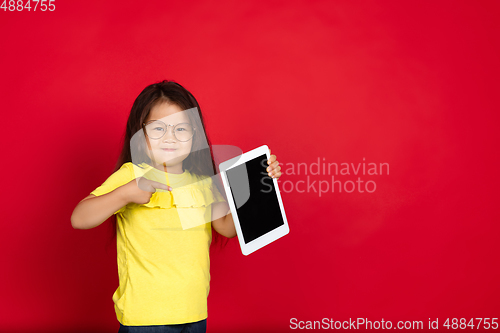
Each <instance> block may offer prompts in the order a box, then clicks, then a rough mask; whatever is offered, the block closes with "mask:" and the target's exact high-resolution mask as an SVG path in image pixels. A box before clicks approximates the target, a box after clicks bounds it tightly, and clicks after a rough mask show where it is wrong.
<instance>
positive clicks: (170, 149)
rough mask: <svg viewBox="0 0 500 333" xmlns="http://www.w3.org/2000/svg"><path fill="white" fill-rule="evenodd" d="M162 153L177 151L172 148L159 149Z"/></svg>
mask: <svg viewBox="0 0 500 333" xmlns="http://www.w3.org/2000/svg"><path fill="white" fill-rule="evenodd" d="M161 150H163V151H176V150H177V149H174V148H161Z"/></svg>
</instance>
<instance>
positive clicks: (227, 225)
mask: <svg viewBox="0 0 500 333" xmlns="http://www.w3.org/2000/svg"><path fill="white" fill-rule="evenodd" d="M217 232H218V233H219V234H221V235H222V236H225V237H227V238H233V237H236V228H235V227H234V221H233V214H231V211H229V212H228V214H227V215H226V216H224V218H223V221H222V223H221V224H220V226H219V228H218V230H217Z"/></svg>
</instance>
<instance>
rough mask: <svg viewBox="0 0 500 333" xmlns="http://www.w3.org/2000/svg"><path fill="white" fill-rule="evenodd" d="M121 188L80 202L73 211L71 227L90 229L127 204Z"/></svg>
mask: <svg viewBox="0 0 500 333" xmlns="http://www.w3.org/2000/svg"><path fill="white" fill-rule="evenodd" d="M124 198H125V197H124V195H123V193H122V190H121V188H120V187H119V188H117V189H115V190H114V191H111V192H109V193H107V194H103V195H100V196H96V197H93V198H88V199H85V200H83V201H81V202H80V203H79V204H78V205H77V206H76V207H75V209H74V210H73V214H72V215H71V225H72V226H73V228H75V229H92V228H95V227H97V226H98V225H100V224H102V223H103V222H104V221H106V220H107V219H108V218H109V217H110V216H111V215H113V214H114V213H115V212H116V211H117V210H119V209H120V208H122V207H123V206H125V205H126V204H127V202H126V200H125V199H124Z"/></svg>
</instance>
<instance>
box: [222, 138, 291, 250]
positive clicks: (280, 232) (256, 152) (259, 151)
mask: <svg viewBox="0 0 500 333" xmlns="http://www.w3.org/2000/svg"><path fill="white" fill-rule="evenodd" d="M263 154H266V156H267V159H269V158H270V155H269V147H268V146H267V145H263V146H260V147H257V148H255V149H253V150H251V151H249V152H246V153H244V154H242V155H241V156H237V157H235V158H232V159H230V160H227V161H225V162H222V163H220V164H219V171H220V174H221V178H222V183H223V185H224V190H225V191H226V196H227V201H228V204H229V208H230V209H231V214H232V216H233V221H234V227H235V228H236V234H237V235H238V240H239V243H240V248H241V252H242V253H243V254H244V255H246V256H247V255H249V254H250V253H252V252H255V251H257V250H258V249H260V248H262V247H264V246H266V245H268V244H269V243H272V242H274V241H275V240H277V239H279V238H281V237H283V236H285V235H286V234H288V233H289V232H290V227H289V226H288V222H287V219H286V215H285V209H284V207H283V201H282V200H281V194H280V190H279V187H278V180H277V179H276V178H274V179H273V186H274V189H275V190H276V195H277V197H278V202H279V206H280V210H281V216H282V217H283V222H284V224H283V225H282V226H280V227H278V228H276V229H274V230H272V231H270V232H268V233H267V234H264V235H262V236H260V237H259V238H256V239H254V240H253V241H251V242H250V243H248V244H245V240H244V238H243V233H242V231H241V225H240V220H239V218H238V213H237V210H236V206H235V204H234V201H233V195H232V192H231V187H229V183H228V180H227V175H226V170H230V169H232V168H234V167H236V166H238V165H240V164H243V163H246V162H248V161H250V160H253V159H254V158H257V157H259V156H261V155H263Z"/></svg>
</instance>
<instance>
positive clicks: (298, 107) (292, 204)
mask: <svg viewBox="0 0 500 333" xmlns="http://www.w3.org/2000/svg"><path fill="white" fill-rule="evenodd" d="M55 4H56V10H55V11H54V12H41V11H39V10H38V11H37V12H33V11H32V12H25V11H24V12H9V11H7V12H4V11H3V10H1V11H0V27H1V31H2V34H1V38H0V45H1V49H2V51H1V52H0V64H1V66H2V71H1V76H0V88H1V90H0V91H1V97H2V98H1V100H2V114H3V115H4V117H3V126H2V127H3V131H2V134H1V135H2V141H3V142H4V143H5V145H3V151H4V159H3V163H2V169H3V176H4V178H3V183H4V185H3V188H4V191H3V202H4V205H3V207H4V213H3V216H2V232H1V233H0V244H1V245H0V246H1V250H2V253H3V256H2V274H0V285H1V288H2V291H1V302H0V307H1V315H0V327H2V331H3V330H5V331H6V332H30V331H35V329H36V331H37V332H79V331H82V332H84V331H86V332H116V331H118V326H119V325H118V322H117V320H116V316H115V313H114V309H113V301H112V299H111V296H112V294H113V292H114V290H115V289H116V288H117V286H118V275H117V267H116V248H115V247H114V246H113V245H111V246H107V245H106V244H107V241H108V238H109V235H110V233H109V228H108V227H109V225H108V224H109V221H108V222H106V223H105V224H103V225H102V226H100V227H98V228H95V229H91V230H75V229H73V228H72V227H71V223H70V216H71V213H72V211H73V209H74V207H75V206H76V204H77V203H78V202H79V201H80V200H81V199H82V198H84V197H86V196H87V195H88V194H89V193H90V192H91V191H92V190H94V189H95V188H96V187H97V186H99V185H100V184H101V183H102V182H103V181H104V180H105V179H106V178H107V177H108V176H109V175H110V172H111V171H112V168H113V166H114V164H115V162H116V159H117V157H118V154H119V149H120V139H121V136H122V133H123V131H124V129H125V124H126V120H127V117H128V113H129V112H130V108H131V106H132V103H133V101H134V99H135V98H136V97H137V95H138V94H139V93H140V91H141V90H142V89H143V88H144V87H146V86H147V85H149V84H151V83H154V82H157V81H160V80H163V79H171V80H175V81H177V82H179V83H181V84H182V85H184V86H185V87H186V88H187V89H188V90H190V91H191V92H192V93H193V94H194V96H195V97H196V98H197V99H198V101H199V103H200V105H201V107H202V110H203V111H204V116H205V118H206V121H207V131H208V133H209V135H210V138H211V140H212V142H213V144H231V145H235V146H238V147H240V148H241V149H243V150H244V151H248V150H250V149H253V148H255V147H257V146H260V145H262V144H267V145H268V146H269V147H270V148H271V150H272V153H275V154H276V155H277V157H278V160H279V161H280V162H281V163H282V164H284V165H283V171H284V172H286V163H293V164H295V165H296V164H297V163H308V164H311V163H315V162H317V159H318V157H319V158H321V159H322V158H325V161H326V162H329V163H333V162H335V163H339V164H340V163H354V164H355V165H357V164H358V163H360V162H361V163H362V162H363V158H365V160H366V161H365V162H366V163H370V162H374V163H377V164H378V163H389V165H390V173H389V175H380V176H363V177H362V179H364V180H365V181H367V180H373V181H375V182H376V185H377V189H376V191H375V192H374V193H371V194H370V193H366V192H365V193H358V192H353V193H345V192H342V193H338V192H335V193H327V194H322V196H321V197H319V195H318V193H314V192H309V193H298V192H297V191H289V192H288V193H287V192H285V191H283V190H282V198H283V202H284V206H285V209H286V213H287V217H288V222H289V225H290V234H289V235H287V236H285V237H284V238H282V239H280V240H278V241H276V242H274V243H272V244H270V245H269V246H267V247H265V248H263V249H261V250H259V251H257V252H255V253H253V254H251V255H250V256H248V257H246V256H243V255H242V254H241V251H240V249H239V245H238V242H237V239H236V238H234V239H231V240H230V243H229V245H228V246H227V247H226V248H225V249H224V250H223V251H213V252H212V256H211V258H212V259H211V263H212V266H211V274H212V280H211V289H210V295H209V298H208V307H209V308H208V313H209V316H208V332H285V331H291V329H290V327H289V326H290V319H291V318H297V319H298V320H304V321H305V320H322V318H332V319H334V320H342V321H343V320H349V318H353V319H356V318H358V317H362V318H367V319H369V320H372V321H375V320H381V319H384V320H391V321H392V322H393V323H396V321H397V320H423V321H424V323H425V325H427V323H428V319H429V318H431V319H432V320H435V319H436V318H439V320H440V323H442V322H444V320H445V319H446V318H453V317H455V318H467V319H470V318H473V317H482V318H484V317H489V318H491V317H497V318H498V317H500V312H499V310H500V301H499V296H500V287H499V278H500V269H499V259H500V256H499V254H500V250H499V247H498V243H497V241H498V239H499V235H500V233H499V231H500V227H499V215H500V214H499V212H498V209H497V207H498V204H497V201H498V199H499V195H498V189H499V185H500V184H499V178H498V174H497V172H498V164H499V158H498V153H497V147H498V142H499V134H498V130H497V127H498V123H499V122H498V120H499V115H498V110H499V104H500V103H499V100H498V90H499V84H498V74H499V72H500V70H499V69H500V68H499V62H498V59H499V55H500V53H499V48H500V47H499V28H500V24H499V23H498V17H499V14H500V13H499V3H498V1H477V2H459V1H438V2H436V1H423V2H422V1H419V2H401V1H383V2H376V1H373V2H368V1H362V2H350V1H261V2H255V1H254V2H245V3H237V2H233V1H219V2H211V1H194V2H189V3H184V2H180V1H175V2H174V1H148V2H143V3H141V2H138V1H122V2H118V1H108V2H101V1H79V2H77V1H71V2H69V1H60V0H57V1H56V2H55ZM310 177H312V178H311V179H316V180H322V179H325V180H328V179H330V177H331V176H328V175H320V176H310ZM356 178H357V177H356V176H353V175H351V176H349V177H348V176H341V175H338V176H336V180H337V179H339V180H342V181H345V180H348V179H352V180H355V179H356ZM285 180H289V181H290V182H292V183H296V182H297V181H300V180H306V175H304V174H300V175H287V174H284V175H283V176H282V178H281V179H280V185H283V182H284V181H285ZM287 189H289V187H287ZM105 225H108V227H106V226H105Z"/></svg>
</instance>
